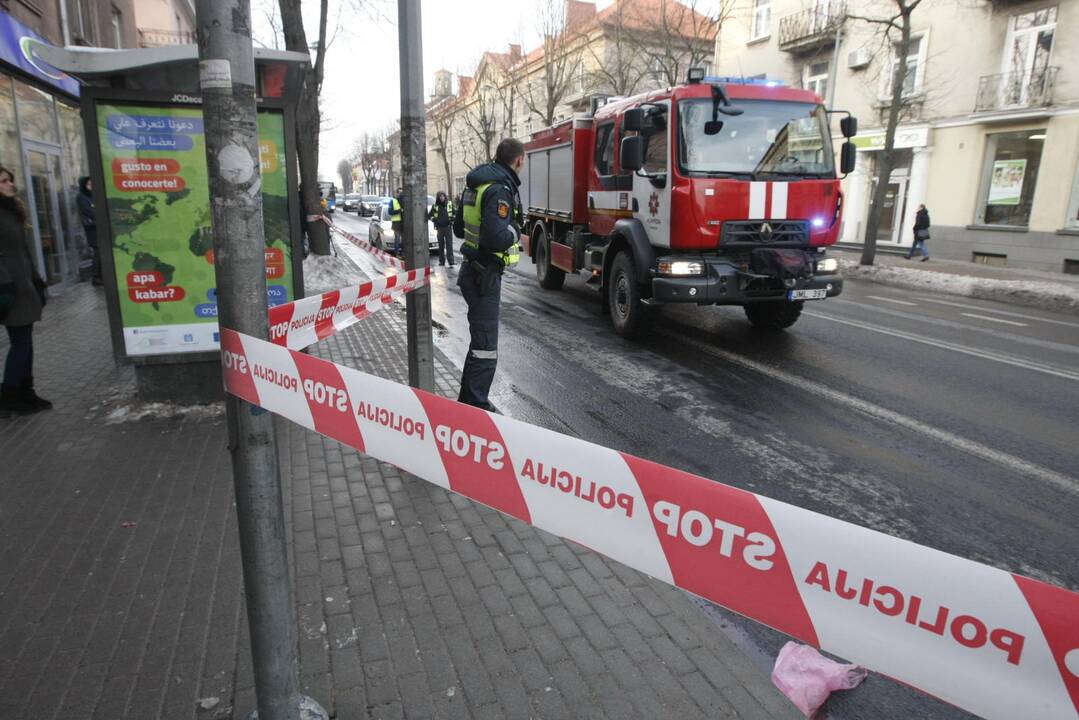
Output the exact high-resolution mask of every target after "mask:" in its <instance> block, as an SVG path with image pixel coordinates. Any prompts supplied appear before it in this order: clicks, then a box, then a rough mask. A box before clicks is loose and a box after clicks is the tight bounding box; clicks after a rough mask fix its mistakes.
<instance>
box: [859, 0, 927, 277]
mask: <svg viewBox="0 0 1079 720" xmlns="http://www.w3.org/2000/svg"><path fill="white" fill-rule="evenodd" d="M921 3H922V0H889V4H890V5H891V8H890V10H889V11H888V12H887V14H884V15H881V16H877V17H871V16H864V15H853V14H851V15H848V17H850V18H852V19H854V20H860V21H862V22H866V23H870V24H872V25H875V26H877V28H878V29H879V31H880V33H881V36H882V39H883V40H884V43H885V46H886V52H885V55H884V56H885V57H886V58H888V59H887V60H885V62H886V63H890V64H891V78H890V81H891V82H890V86H891V94H890V98H889V100H890V105H889V106H888V120H887V123H886V125H885V129H884V147H883V148H882V149H881V151H880V154H879V155H878V156H877V185H876V187H875V188H874V189H873V200H872V203H871V204H870V206H869V217H867V218H866V227H865V244H864V245H863V247H862V257H861V260H860V262H861V264H862V265H872V264H873V261H874V259H875V258H876V254H877V231H878V229H879V228H880V218H881V214H882V212H883V211H884V200H885V196H886V195H887V194H888V181H889V180H890V179H891V176H892V167H893V166H894V165H895V131H896V128H897V127H898V126H899V116H900V113H901V111H902V109H903V105H904V93H903V88H904V85H905V84H906V79H907V56H908V55H909V54H910V47H911V15H912V14H913V13H914V11H915V10H916V9H917V8H918V6H919V5H921ZM897 34H898V37H897Z"/></svg>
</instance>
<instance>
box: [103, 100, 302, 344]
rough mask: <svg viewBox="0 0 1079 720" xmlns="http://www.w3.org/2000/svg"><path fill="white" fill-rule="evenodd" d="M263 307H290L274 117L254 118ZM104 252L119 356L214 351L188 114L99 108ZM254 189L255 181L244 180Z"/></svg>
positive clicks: (208, 249)
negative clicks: (106, 225)
mask: <svg viewBox="0 0 1079 720" xmlns="http://www.w3.org/2000/svg"><path fill="white" fill-rule="evenodd" d="M258 125H259V164H260V169H261V190H262V199H263V217H264V222H265V236H266V282H267V293H268V298H267V299H268V302H269V304H270V305H277V304H280V303H285V302H289V301H291V300H293V299H294V294H293V285H292V250H291V243H290V242H289V237H290V235H289V221H288V183H287V175H286V171H285V145H284V142H285V140H284V137H285V132H284V118H283V116H282V114H281V113H280V112H272V111H263V112H260V113H259V116H258ZM97 127H98V135H99V139H100V147H101V161H102V167H103V170H104V178H105V183H106V187H105V194H106V197H107V198H108V214H109V220H110V224H111V226H112V254H113V260H114V265H115V268H116V286H117V294H118V296H119V299H120V314H121V318H122V324H123V332H124V340H125V347H126V349H127V353H128V354H129V355H156V354H164V353H176V352H199V351H207V350H214V349H216V348H217V347H218V333H217V294H216V288H215V279H214V265H213V262H214V254H213V234H212V230H211V221H210V193H209V181H208V178H207V170H206V143H205V137H204V134H203V119H202V111H201V109H200V108H198V107H161V106H138V105H128V104H123V105H121V104H107V105H99V106H98V108H97ZM249 182H250V184H251V185H252V187H254V184H255V183H256V182H259V180H258V178H257V177H256V176H254V175H252V177H251V178H250V181H249Z"/></svg>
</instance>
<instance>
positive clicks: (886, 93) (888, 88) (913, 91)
mask: <svg viewBox="0 0 1079 720" xmlns="http://www.w3.org/2000/svg"><path fill="white" fill-rule="evenodd" d="M926 44H927V43H926V38H925V37H924V36H921V37H912V38H911V39H910V47H909V48H908V50H907V74H906V75H904V76H903V97H911V96H913V95H918V94H919V93H921V92H922V82H923V78H924V76H925V49H926ZM898 62H899V46H898V45H896V46H895V49H894V52H893V53H892V59H891V62H890V63H889V65H888V72H887V73H885V74H884V76H883V77H882V78H881V80H882V81H883V82H882V88H881V97H882V98H887V99H891V97H892V78H893V74H894V72H895V63H898Z"/></svg>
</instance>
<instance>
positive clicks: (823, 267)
mask: <svg viewBox="0 0 1079 720" xmlns="http://www.w3.org/2000/svg"><path fill="white" fill-rule="evenodd" d="M838 269H839V261H838V260H836V259H835V258H825V259H823V260H818V261H817V272H835V271H836V270H838Z"/></svg>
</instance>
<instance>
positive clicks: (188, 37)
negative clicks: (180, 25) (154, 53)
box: [139, 29, 195, 48]
mask: <svg viewBox="0 0 1079 720" xmlns="http://www.w3.org/2000/svg"><path fill="white" fill-rule="evenodd" d="M194 43H195V33H193V32H183V31H179V30H142V29H140V30H139V47H141V48H151V47H164V46H166V45H193V44H194Z"/></svg>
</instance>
